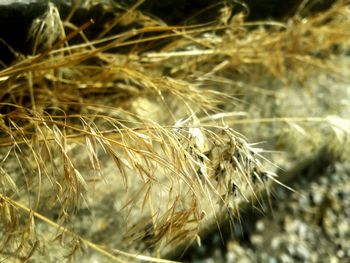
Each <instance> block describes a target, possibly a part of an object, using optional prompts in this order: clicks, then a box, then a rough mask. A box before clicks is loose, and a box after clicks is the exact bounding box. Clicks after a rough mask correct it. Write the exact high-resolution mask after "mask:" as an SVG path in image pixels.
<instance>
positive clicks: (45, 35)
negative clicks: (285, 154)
mask: <svg viewBox="0 0 350 263" xmlns="http://www.w3.org/2000/svg"><path fill="white" fill-rule="evenodd" d="M141 2H142V1H140V3H141ZM233 7H234V6H231V5H223V7H222V12H221V13H220V14H221V16H218V17H217V19H216V20H215V21H212V23H210V24H204V25H203V24H197V25H186V26H168V25H166V24H165V23H164V22H162V21H160V20H159V19H156V18H152V17H149V16H147V15H146V14H143V13H141V12H140V11H137V5H135V6H134V7H131V8H130V9H128V10H127V11H126V13H125V14H124V15H120V14H119V16H117V15H116V19H115V20H113V21H111V22H110V24H109V26H107V27H106V29H105V31H103V32H101V34H100V36H99V37H98V38H96V39H90V40H88V39H87V37H86V36H85V35H84V30H86V28H88V27H89V26H90V24H91V23H92V22H91V21H86V22H85V21H84V23H83V24H82V25H72V24H71V23H70V22H69V21H68V20H67V21H61V19H60V18H59V14H58V11H57V10H56V8H55V6H53V5H50V8H49V10H48V12H47V13H46V15H45V16H42V17H41V18H39V19H38V20H36V21H35V23H34V24H33V26H32V31H31V32H32V35H30V36H29V38H30V39H32V43H33V50H32V51H33V54H32V55H30V56H26V57H21V58H20V59H18V61H16V62H15V63H13V64H12V65H10V66H7V67H5V68H3V69H2V70H1V71H0V80H1V82H0V85H1V88H0V98H1V99H0V101H1V102H0V111H1V115H0V125H1V133H0V147H1V157H2V158H1V167H0V168H1V170H0V186H1V190H0V191H1V192H0V218H1V220H0V224H1V233H0V237H1V247H2V252H1V253H2V257H3V258H7V257H9V258H19V259H22V260H26V259H29V258H30V257H32V256H33V257H35V256H39V255H42V254H44V251H45V249H44V248H45V247H46V246H47V247H48V249H47V250H46V251H45V253H46V254H50V253H53V252H52V249H50V245H49V244H46V243H45V242H47V239H45V236H49V235H48V233H47V232H46V233H45V231H48V230H47V229H45V228H43V227H41V226H40V225H42V223H39V221H40V220H41V221H43V222H44V223H46V224H48V225H51V227H53V229H56V230H51V231H53V232H54V234H53V236H54V237H56V240H58V241H60V242H61V243H62V244H63V248H64V247H65V246H66V249H64V250H63V251H65V252H62V253H65V256H68V257H71V256H73V254H76V253H74V252H77V251H79V250H82V251H85V250H86V249H87V248H90V249H92V250H94V251H95V252H97V253H101V254H103V255H105V256H107V257H108V258H109V259H110V260H116V261H120V262H123V261H124V260H130V259H135V258H136V259H139V260H143V261H152V260H154V261H157V262H163V261H162V260H161V259H156V258H159V256H160V255H161V254H165V253H166V252H167V251H169V250H172V249H174V248H175V247H176V246H178V245H179V244H181V243H182V242H183V241H184V240H186V241H188V240H197V241H198V242H199V241H200V238H199V234H200V231H201V228H202V227H203V224H206V222H207V220H211V219H210V218H214V219H215V220H218V221H219V218H218V217H219V216H220V215H221V214H222V213H223V211H224V212H226V213H228V214H229V215H230V217H231V219H232V220H236V219H239V206H240V204H241V203H242V202H251V201H253V200H254V202H255V201H256V202H259V195H260V193H261V191H264V190H269V184H270V182H278V181H277V179H276V175H275V174H274V173H273V171H272V170H271V172H269V171H267V169H266V168H265V167H264V165H263V163H267V165H268V162H267V161H266V159H265V158H264V157H263V156H262V155H261V154H262V153H263V151H262V150H261V149H259V148H255V145H253V144H250V143H248V140H247V138H245V137H244V136H243V135H242V134H240V133H239V132H237V131H238V130H239V131H241V133H243V134H245V131H246V132H247V135H248V134H249V137H253V138H257V139H261V138H264V137H265V138H266V137H267V138H272V139H273V140H277V139H276V137H283V136H284V137H283V140H284V141H283V143H284V144H288V142H289V141H290V140H288V136H289V135H290V134H292V132H291V131H299V132H300V131H303V132H305V133H310V134H311V131H312V132H316V133H315V134H312V136H311V137H317V136H319V137H320V136H321V135H318V133H317V130H318V129H319V127H320V125H327V126H329V127H331V128H333V129H334V130H335V131H336V133H335V134H336V135H337V136H338V139H339V140H340V141H341V143H342V144H343V145H346V143H344V140H345V139H346V134H347V131H349V129H348V128H349V124H348V122H349V120H347V119H345V118H343V117H342V115H341V114H339V116H333V117H329V116H328V117H327V116H323V115H322V116H313V115H312V116H311V115H302V114H294V113H293V111H291V112H287V114H285V115H283V116H281V115H280V114H276V113H275V112H274V111H271V110H268V108H269V107H270V106H269V105H271V104H270V103H271V100H270V99H266V98H270V97H273V98H274V97H276V96H277V94H279V93H278V92H281V88H276V85H271V87H269V88H268V89H262V88H261V87H259V86H256V83H259V82H263V81H270V80H271V83H273V81H276V82H278V83H282V84H281V85H279V86H282V89H285V88H286V87H288V86H289V85H292V83H296V82H297V83H308V82H307V81H308V80H309V79H313V78H314V77H315V76H318V75H319V74H323V73H325V74H328V75H332V77H334V78H335V79H336V80H344V79H345V78H346V76H347V74H348V73H349V72H348V71H344V69H341V70H340V68H339V66H338V63H339V58H340V57H343V56H344V52H346V50H348V44H349V33H348V30H347V29H348V28H350V19H349V17H350V16H349V12H350V11H349V1H338V2H336V3H335V4H334V5H333V6H332V7H331V8H330V9H328V10H326V11H324V12H321V13H316V14H312V15H309V16H305V17H301V15H299V13H297V14H295V15H294V16H293V17H291V18H290V19H288V20H287V21H286V22H274V21H259V22H247V21H245V16H244V13H238V14H236V15H234V16H231V12H232V8H233ZM131 23H136V24H138V25H139V26H138V27H137V28H134V29H131V30H128V31H125V32H122V33H119V34H108V33H109V32H113V31H112V29H113V28H114V27H116V26H118V25H121V24H122V25H127V24H131ZM50 25H54V28H52V27H50ZM68 29H69V32H70V33H68V34H67V35H66V33H65V31H67V32H68ZM52 32H54V33H52ZM78 35H80V36H81V38H82V39H85V41H84V42H81V43H78V44H69V40H71V39H74V38H76V37H77V36H78ZM158 43H162V45H161V46H160V47H157V44H158ZM124 48H125V50H127V52H122V50H123V49H124ZM335 50H338V51H337V52H338V53H337V52H335ZM345 68H346V69H347V70H348V67H345ZM265 86H266V85H265ZM277 86H278V85H277ZM302 86H303V85H301V86H300V89H301V90H302V89H305V90H306V92H308V91H307V89H308V88H307V87H304V88H303V87H302ZM305 90H302V91H300V92H304V91H305ZM309 92H310V94H315V93H313V92H314V91H312V90H311V89H310V91H309ZM317 92H318V91H317ZM335 105H336V103H333V104H332V105H331V106H332V107H333V106H335ZM338 106H339V109H340V108H341V107H343V106H341V105H338ZM259 107H260V109H259ZM257 108H258V110H257ZM287 109H288V108H287ZM339 109H334V112H335V113H334V114H333V115H337V114H336V113H337V111H338V110H339ZM249 123H254V124H258V127H260V126H263V125H265V124H268V125H275V124H276V123H284V124H285V123H287V126H288V125H290V126H293V129H287V130H286V129H285V126H282V128H281V126H279V125H276V126H273V136H272V133H271V134H270V137H268V136H269V135H266V131H264V132H263V130H264V129H263V128H261V129H262V130H261V131H262V132H261V134H258V136H256V137H254V136H251V134H252V133H253V134H255V135H256V131H254V132H252V130H251V129H250V128H245V127H246V125H247V124H249ZM303 123H306V124H307V125H306V126H308V125H309V126H312V127H316V129H315V128H314V129H313V130H312V129H311V130H310V131H307V130H305V129H307V128H308V127H304V126H303V125H304V124H303ZM315 130H316V131H315ZM262 133H263V134H262ZM287 133H288V134H289V135H287ZM344 136H345V139H344ZM321 138H324V137H322V136H321ZM327 138H328V137H327ZM291 140H293V139H291ZM329 144H331V143H329ZM285 148H286V147H285ZM276 149H277V148H275V149H274V150H276ZM112 163H113V164H114V166H112V165H111V164H112ZM268 166H269V165H268ZM269 169H272V168H271V165H270V166H269ZM108 198H109V199H108ZM107 199H108V200H109V201H106V200H107ZM105 205H106V206H107V207H108V208H107V210H108V212H110V213H106V214H104V213H102V214H99V215H98V213H97V214H96V215H95V216H92V218H94V219H92V220H91V221H89V222H90V224H92V225H93V226H92V227H91V229H90V230H91V232H90V233H89V232H88V230H89V227H85V228H84V227H82V228H83V230H82V229H79V227H78V225H79V220H80V219H79V215H81V214H82V213H83V212H82V211H84V209H85V210H88V211H93V210H96V211H99V209H102V211H106V210H103V208H102V207H103V206H105ZM91 213H93V212H91ZM208 218H209V219H208ZM115 224H116V225H115ZM110 226H113V227H115V228H113V231H115V232H114V233H117V237H115V238H110V239H108V238H106V237H105V236H103V234H104V235H107V236H108V235H109V234H106V233H108V231H112V229H110V228H109V227H110ZM40 228H42V229H44V232H40ZM84 232H85V233H84ZM86 232H87V233H86ZM99 235H100V237H98V236H99ZM94 239H95V240H94ZM89 240H93V241H89ZM99 242H101V243H99ZM106 242H107V243H106ZM108 242H109V243H108ZM67 246H68V249H67ZM67 251H68V252H67ZM140 253H141V254H142V255H141V254H140ZM58 254H60V253H58ZM148 256H154V257H156V258H150V257H148ZM54 258H55V256H54ZM164 262H165V261H164Z"/></svg>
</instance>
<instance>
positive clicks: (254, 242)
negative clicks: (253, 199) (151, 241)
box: [184, 161, 350, 263]
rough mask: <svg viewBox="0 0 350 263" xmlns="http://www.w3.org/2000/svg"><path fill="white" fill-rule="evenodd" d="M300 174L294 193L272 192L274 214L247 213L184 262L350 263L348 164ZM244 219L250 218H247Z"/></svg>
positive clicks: (212, 237)
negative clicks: (222, 235) (226, 232)
mask: <svg viewBox="0 0 350 263" xmlns="http://www.w3.org/2000/svg"><path fill="white" fill-rule="evenodd" d="M314 172H316V174H312V175H311V176H310V174H304V173H301V174H299V175H298V176H297V177H296V178H295V179H294V181H293V182H292V183H291V184H290V185H291V186H292V187H293V188H294V189H295V190H296V192H295V193H293V192H291V191H289V190H287V189H285V188H283V187H278V188H276V189H275V193H274V197H273V199H272V209H269V211H267V212H266V213H259V212H256V211H257V209H255V212H251V211H250V212H248V213H247V214H246V215H244V218H243V217H242V222H241V224H239V223H236V224H234V225H233V227H232V228H231V229H232V230H233V231H229V232H230V233H231V234H229V235H226V234H224V239H226V240H225V242H224V244H222V241H221V238H220V236H219V235H218V234H215V235H213V236H211V237H209V238H208V239H207V240H204V242H203V246H202V247H201V248H198V247H197V248H195V249H193V250H192V249H191V251H190V252H189V253H187V254H186V255H185V257H184V260H185V261H187V262H197V263H199V262H207V263H211V262H238V263H243V262H269V263H277V262H281V263H289V262H334V263H335V262H349V261H350V220H349V218H350V180H349V178H350V177H349V175H350V162H349V161H345V162H336V163H334V164H331V165H329V166H328V167H327V168H326V169H324V170H323V171H315V170H314ZM247 216H248V217H247Z"/></svg>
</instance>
